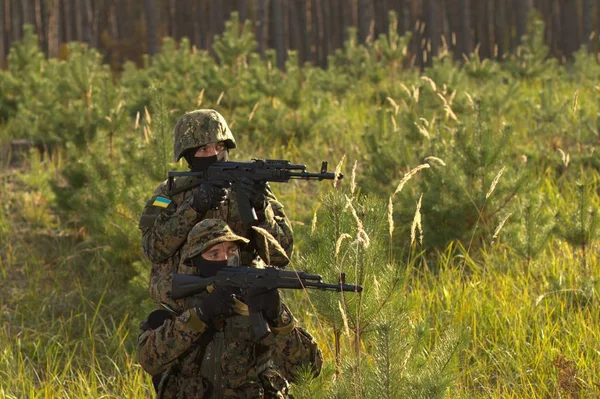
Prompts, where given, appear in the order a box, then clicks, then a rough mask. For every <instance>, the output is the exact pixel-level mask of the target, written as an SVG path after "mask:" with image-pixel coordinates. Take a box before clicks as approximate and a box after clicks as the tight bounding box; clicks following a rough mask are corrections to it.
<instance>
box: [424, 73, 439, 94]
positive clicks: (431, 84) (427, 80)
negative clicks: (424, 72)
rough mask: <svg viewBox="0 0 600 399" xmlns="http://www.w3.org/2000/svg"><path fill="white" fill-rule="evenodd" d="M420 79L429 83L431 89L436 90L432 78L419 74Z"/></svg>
mask: <svg viewBox="0 0 600 399" xmlns="http://www.w3.org/2000/svg"><path fill="white" fill-rule="evenodd" d="M421 80H424V81H425V82H427V83H429V85H430V86H431V90H433V91H434V92H437V86H436V84H435V82H434V81H433V79H431V78H430V77H429V76H421Z"/></svg>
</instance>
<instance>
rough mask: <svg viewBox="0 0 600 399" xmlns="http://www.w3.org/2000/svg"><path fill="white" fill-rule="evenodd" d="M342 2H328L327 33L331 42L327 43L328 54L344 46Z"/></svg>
mask: <svg viewBox="0 0 600 399" xmlns="http://www.w3.org/2000/svg"><path fill="white" fill-rule="evenodd" d="M342 3H343V0H329V22H328V23H327V25H329V31H330V36H331V41H330V42H329V48H330V53H332V52H333V51H335V49H338V48H341V47H342V45H343V44H344V31H343V24H342V9H343V8H342V7H343V5H342Z"/></svg>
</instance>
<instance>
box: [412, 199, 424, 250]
mask: <svg viewBox="0 0 600 399" xmlns="http://www.w3.org/2000/svg"><path fill="white" fill-rule="evenodd" d="M422 200H423V194H421V196H420V197H419V202H418V203H417V209H416V210H415V217H414V218H413V222H412V226H410V245H412V244H413V243H414V242H415V233H416V231H417V229H419V233H420V234H419V242H420V244H421V245H423V226H422V225H421V201H422Z"/></svg>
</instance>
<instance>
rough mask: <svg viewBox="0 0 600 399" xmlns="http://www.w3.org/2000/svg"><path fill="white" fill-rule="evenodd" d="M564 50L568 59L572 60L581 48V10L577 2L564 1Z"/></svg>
mask: <svg viewBox="0 0 600 399" xmlns="http://www.w3.org/2000/svg"><path fill="white" fill-rule="evenodd" d="M561 12H562V21H561V25H562V35H561V36H562V39H563V43H562V49H563V54H564V55H565V56H566V57H567V58H571V56H572V55H573V53H574V52H575V51H577V49H578V47H579V10H578V9H577V0H562V1H561Z"/></svg>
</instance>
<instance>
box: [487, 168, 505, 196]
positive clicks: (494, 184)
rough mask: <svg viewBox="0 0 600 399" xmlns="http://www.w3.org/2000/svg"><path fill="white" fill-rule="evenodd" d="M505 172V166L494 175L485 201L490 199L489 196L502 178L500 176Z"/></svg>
mask: <svg viewBox="0 0 600 399" xmlns="http://www.w3.org/2000/svg"><path fill="white" fill-rule="evenodd" d="M505 170H506V166H503V167H502V169H500V171H499V172H498V174H497V175H496V177H494V181H492V185H491V186H490V189H489V190H488V192H487V194H486V195H485V199H488V198H489V197H490V195H492V193H493V192H494V189H495V188H496V185H497V184H498V182H499V181H500V178H501V177H502V174H503V173H504V171H505Z"/></svg>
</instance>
